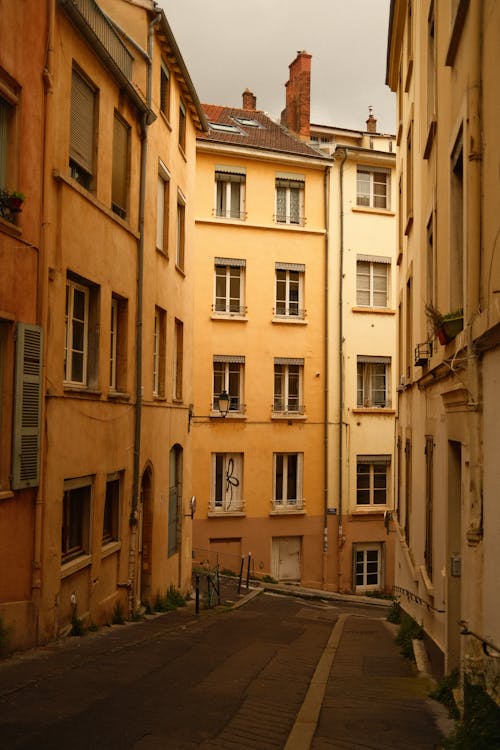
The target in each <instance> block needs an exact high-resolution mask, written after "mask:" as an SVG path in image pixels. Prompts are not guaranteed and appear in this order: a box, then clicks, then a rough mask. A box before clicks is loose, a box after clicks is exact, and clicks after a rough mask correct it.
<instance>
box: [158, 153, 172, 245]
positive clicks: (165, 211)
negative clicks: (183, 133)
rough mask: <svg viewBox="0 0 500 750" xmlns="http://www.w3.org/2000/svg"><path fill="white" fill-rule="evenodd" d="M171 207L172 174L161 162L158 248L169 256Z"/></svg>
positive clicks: (159, 174)
mask: <svg viewBox="0 0 500 750" xmlns="http://www.w3.org/2000/svg"><path fill="white" fill-rule="evenodd" d="M169 206H170V173H169V171H168V169H167V168H166V167H165V165H164V164H163V162H160V165H159V170H158V193H157V210H156V247H157V249H158V250H161V251H162V252H163V253H165V254H168V227H169V211H170V208H169Z"/></svg>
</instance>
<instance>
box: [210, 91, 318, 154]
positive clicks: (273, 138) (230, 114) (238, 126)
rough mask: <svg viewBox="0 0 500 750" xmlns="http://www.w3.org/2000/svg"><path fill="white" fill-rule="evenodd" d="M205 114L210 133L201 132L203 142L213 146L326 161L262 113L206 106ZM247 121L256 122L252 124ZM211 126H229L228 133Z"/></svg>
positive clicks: (214, 105) (310, 147)
mask: <svg viewBox="0 0 500 750" xmlns="http://www.w3.org/2000/svg"><path fill="white" fill-rule="evenodd" d="M201 106H202V108H203V111H204V112H205V115H206V118H207V120H208V123H209V131H208V133H198V135H197V140H198V141H199V142H203V141H209V142H212V143H225V144H228V145H233V146H242V147H244V148H260V149H265V150H271V151H278V152H282V153H286V154H295V155H298V156H308V157H311V158H313V159H314V158H316V159H325V158H327V157H325V154H324V153H320V152H319V151H317V150H316V149H315V148H313V147H312V146H309V145H308V144H307V143H304V141H301V140H299V139H298V138H297V137H296V136H295V135H293V134H292V133H290V132H289V131H288V130H287V129H286V128H284V127H283V126H282V125H279V124H278V123H276V122H274V121H273V120H271V118H270V117H269V116H268V115H266V114H265V113H264V112H262V111H261V110H253V109H236V108H235V107H220V106H218V105H216V104H202V105H201ZM245 120H247V121H253V122H255V123H256V124H255V125H251V124H248V122H247V123H246V124H245ZM210 123H213V124H215V125H221V126H228V127H229V128H230V129H228V130H219V129H215V128H211V127H210Z"/></svg>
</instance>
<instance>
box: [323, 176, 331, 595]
mask: <svg viewBox="0 0 500 750" xmlns="http://www.w3.org/2000/svg"><path fill="white" fill-rule="evenodd" d="M330 174H331V167H325V175H324V184H323V202H324V211H325V350H324V357H325V362H324V370H325V375H324V377H325V389H324V405H323V409H324V427H323V452H324V453H323V464H324V490H323V493H324V497H323V503H324V504H323V575H322V585H323V588H326V584H327V580H328V496H329V491H328V490H329V470H328V469H329V466H328V425H329V402H330V397H329V383H330V369H329V354H330V352H329V339H330V335H329V334H330V322H329V321H330V305H329V274H330V259H329V255H330V236H329V231H330V201H329V196H330Z"/></svg>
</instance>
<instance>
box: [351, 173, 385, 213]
mask: <svg viewBox="0 0 500 750" xmlns="http://www.w3.org/2000/svg"><path fill="white" fill-rule="evenodd" d="M390 179H391V173H390V170H389V169H383V168H382V167H366V166H358V168H357V176H356V204H357V205H358V206H366V207H368V208H385V209H388V208H389V207H390Z"/></svg>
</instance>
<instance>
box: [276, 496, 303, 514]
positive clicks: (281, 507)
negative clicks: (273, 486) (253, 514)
mask: <svg viewBox="0 0 500 750" xmlns="http://www.w3.org/2000/svg"><path fill="white" fill-rule="evenodd" d="M304 506H305V504H304V501H303V499H302V498H301V497H297V498H293V499H292V498H284V499H283V500H276V498H275V499H274V500H273V501H272V507H273V510H274V511H281V512H282V513H286V512H291V511H294V510H304Z"/></svg>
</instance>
